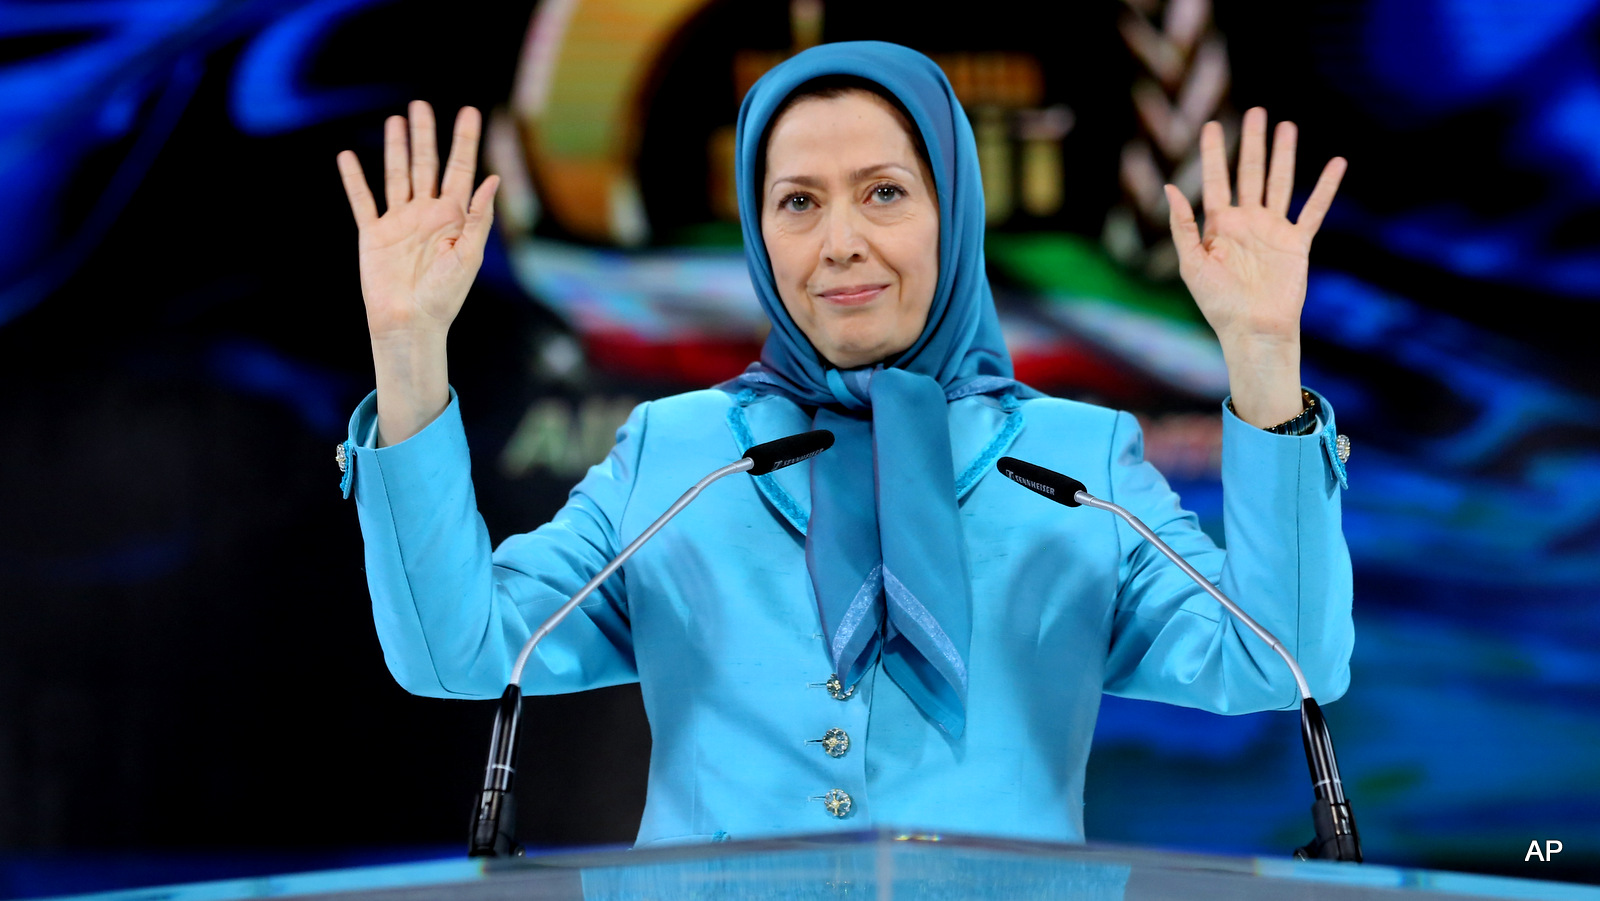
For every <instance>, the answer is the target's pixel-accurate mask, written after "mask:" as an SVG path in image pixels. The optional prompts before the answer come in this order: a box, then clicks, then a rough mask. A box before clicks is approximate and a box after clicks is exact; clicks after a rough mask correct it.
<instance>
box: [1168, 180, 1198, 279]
mask: <svg viewBox="0 0 1600 901" xmlns="http://www.w3.org/2000/svg"><path fill="white" fill-rule="evenodd" d="M1166 192H1167V222H1168V224H1170V225H1171V226H1172V244H1173V246H1174V247H1176V248H1178V262H1179V264H1180V266H1181V268H1188V266H1189V264H1190V262H1191V261H1192V260H1193V259H1194V258H1195V254H1197V253H1201V252H1202V251H1203V248H1202V247H1201V246H1200V225H1199V224H1198V223H1197V222H1195V221H1194V207H1192V206H1190V205H1189V198H1187V197H1185V196H1183V192H1182V191H1180V190H1178V188H1177V186H1175V185H1167V186H1166Z"/></svg>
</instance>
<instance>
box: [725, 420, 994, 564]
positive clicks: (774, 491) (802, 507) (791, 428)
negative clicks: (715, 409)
mask: <svg viewBox="0 0 1600 901" xmlns="http://www.w3.org/2000/svg"><path fill="white" fill-rule="evenodd" d="M948 409H949V411H950V451H951V457H952V458H954V460H955V465H956V468H955V471H954V472H953V473H951V476H952V477H953V478H954V479H955V481H956V498H957V500H958V502H960V501H965V500H966V497H967V495H968V493H970V492H971V491H972V488H973V486H975V485H977V484H978V482H979V481H981V480H982V479H983V477H984V476H985V475H987V474H988V471H989V470H990V469H992V468H993V467H994V461H995V460H997V459H999V458H1000V456H1001V455H1002V454H1004V453H1005V452H1006V451H1007V450H1008V449H1009V448H1010V447H1011V443H1012V442H1013V441H1015V440H1016V437H1017V434H1018V433H1019V432H1020V431H1021V430H1022V405H1021V404H1020V403H1018V402H1016V401H1012V400H1009V399H1008V400H1007V401H1006V402H1004V403H1002V402H998V401H996V400H994V399H992V398H987V397H967V398H962V399H961V400H958V401H954V402H952V403H951V404H950V405H949V407H948ZM727 421H728V429H729V432H730V437H731V439H732V441H733V442H734V444H735V445H736V446H737V450H738V451H739V453H743V452H744V451H745V450H746V449H748V448H750V447H752V446H754V445H757V444H761V443H763V442H767V441H772V440H775V439H778V438H782V437H783V436H785V435H793V434H796V433H798V432H805V431H809V430H810V429H811V419H810V417H808V416H807V415H806V414H805V411H803V410H801V409H800V407H799V406H798V405H796V404H795V403H794V402H793V401H790V400H788V399H786V398H783V397H779V396H776V395H770V394H769V395H765V396H755V394H754V392H748V393H742V394H740V395H738V396H736V397H735V398H734V404H733V406H732V407H730V408H729V409H728V420H727ZM755 482H756V486H757V487H758V488H759V489H760V490H761V493H762V495H763V496H765V497H766V499H767V500H768V501H769V502H770V503H771V504H772V506H773V507H774V508H775V509H776V510H777V512H778V513H779V514H780V515H781V516H783V518H784V519H785V520H787V521H788V522H789V524H790V525H791V526H793V527H794V528H795V529H796V530H797V531H799V532H800V534H802V535H804V534H805V531H806V523H807V521H808V520H809V519H810V516H811V464H810V463H809V462H805V463H798V464H796V465H794V466H789V467H786V468H784V469H780V470H778V471H777V472H774V473H771V474H769V475H764V476H756V477H755Z"/></svg>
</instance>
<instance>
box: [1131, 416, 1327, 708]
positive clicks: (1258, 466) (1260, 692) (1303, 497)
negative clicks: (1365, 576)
mask: <svg viewBox="0 0 1600 901" xmlns="http://www.w3.org/2000/svg"><path fill="white" fill-rule="evenodd" d="M1318 401H1319V404H1320V408H1321V410H1322V411H1323V417H1324V419H1323V421H1322V422H1320V423H1319V427H1321V428H1320V429H1319V432H1318V433H1317V434H1313V435H1308V436H1305V437H1291V436H1285V435H1274V434H1272V433H1270V432H1267V431H1264V430H1262V429H1258V428H1256V427H1254V426H1251V425H1249V424H1248V423H1245V422H1243V421H1242V420H1240V419H1239V418H1238V417H1236V416H1234V415H1233V413H1232V412H1231V411H1229V410H1227V409H1226V406H1224V411H1223V427H1222V436H1223V439H1222V490H1223V530H1224V536H1225V539H1226V542H1227V551H1226V552H1224V551H1223V550H1222V549H1220V548H1218V547H1217V546H1216V545H1215V544H1214V543H1213V542H1212V541H1211V539H1210V538H1208V537H1207V536H1206V535H1205V533H1204V532H1202V531H1201V530H1200V527H1199V523H1198V521H1197V519H1196V517H1195V516H1194V514H1192V513H1189V512H1187V511H1185V510H1183V509H1182V508H1181V507H1180V506H1179V502H1178V496H1177V494H1175V493H1174V492H1173V491H1172V489H1171V488H1170V487H1168V485H1167V482H1166V480H1165V479H1163V478H1162V477H1161V474H1160V473H1158V472H1156V470H1155V467H1153V466H1151V465H1150V464H1149V463H1147V462H1145V460H1144V439H1143V435H1142V434H1141V432H1140V430H1139V426H1138V424H1137V422H1136V421H1135V420H1134V419H1133V417H1132V416H1130V415H1128V414H1127V413H1119V414H1118V416H1117V423H1116V427H1115V429H1114V433H1113V438H1112V446H1111V462H1110V486H1111V489H1110V490H1111V497H1109V498H1108V500H1111V501H1113V502H1115V503H1117V504H1121V505H1122V506H1124V507H1126V508H1127V509H1128V510H1129V511H1130V512H1132V513H1133V514H1134V515H1135V516H1137V517H1139V518H1140V519H1142V520H1144V522H1145V524H1146V525H1148V526H1149V527H1150V528H1151V529H1152V530H1154V531H1155V532H1156V534H1158V535H1160V536H1161V538H1162V540H1164V541H1166V542H1167V544H1169V545H1171V546H1172V548H1173V550H1175V551H1177V552H1178V553H1179V554H1181V555H1183V557H1184V558H1186V559H1187V560H1188V561H1189V563H1190V565H1192V566H1193V567H1194V568H1195V569H1197V570H1198V571H1199V572H1200V573H1201V574H1202V575H1204V576H1205V577H1206V578H1208V579H1210V580H1211V582H1212V584H1214V585H1216V586H1217V587H1218V588H1220V589H1221V590H1222V593H1223V594H1225V595H1227V596H1228V597H1229V598H1232V599H1233V601H1234V602H1235V603H1237V604H1238V605H1239V606H1240V607H1241V608H1243V609H1244V611H1245V612H1246V613H1249V614H1250V616H1251V617H1253V618H1254V619H1255V620H1256V622H1258V623H1260V624H1261V625H1262V626H1263V627H1265V628H1266V630H1267V631H1268V632H1270V633H1272V634H1273V635H1275V636H1277V638H1278V640H1279V641H1281V642H1282V643H1283V646H1284V647H1285V648H1286V649H1288V651H1289V653H1291V654H1293V655H1294V657H1295V659H1296V660H1297V661H1299V663H1300V668H1301V669H1302V671H1304V673H1305V675H1306V680H1307V682H1308V684H1309V685H1310V687H1311V692H1312V696H1313V697H1314V698H1316V700H1317V701H1318V702H1327V701H1332V700H1334V699H1336V698H1338V697H1339V696H1341V695H1343V694H1344V691H1345V689H1346V688H1347V687H1348V686H1349V683H1350V666H1349V664H1350V652H1351V648H1352V646H1353V644H1354V641H1355V628H1354V625H1353V623H1352V620H1351V575H1350V554H1349V551H1348V549H1347V548H1346V547H1345V542H1344V535H1343V532H1342V531H1341V528H1340V508H1339V492H1340V484H1341V483H1340V478H1339V476H1340V475H1341V473H1336V472H1335V471H1334V468H1333V461H1334V460H1335V459H1336V458H1335V457H1333V456H1332V455H1331V444H1332V436H1333V433H1334V429H1333V410H1332V408H1331V407H1329V406H1328V405H1327V404H1326V403H1325V402H1323V401H1322V399H1321V398H1320V397H1319V398H1318ZM1116 528H1117V530H1118V531H1117V539H1118V544H1119V548H1120V552H1121V569H1120V573H1119V587H1118V593H1117V600H1116V612H1115V620H1114V623H1113V626H1112V637H1111V646H1110V652H1109V657H1108V660H1107V669H1106V681H1105V690H1106V691H1107V692H1108V693H1110V694H1114V695H1120V696H1123V697H1130V698H1141V699H1146V700H1154V701H1164V702H1167V703H1170V704H1181V705H1183V706H1187V707H1198V708H1201V709H1204V710H1210V711H1212V712H1215V713H1252V712H1257V711H1262V710H1274V709H1292V708H1295V707H1297V706H1299V701H1300V697H1299V691H1298V689H1297V688H1296V687H1295V682H1294V677H1293V674H1292V673H1291V672H1290V670H1289V667H1288V665H1287V664H1285V663H1284V662H1283V660H1282V658H1280V657H1279V656H1278V655H1277V654H1276V653H1275V652H1274V651H1273V650H1272V649H1271V648H1270V647H1269V646H1268V645H1267V644H1266V643H1265V642H1263V641H1262V640H1261V639H1259V638H1257V637H1256V636H1255V634H1254V633H1252V632H1250V630H1249V629H1248V628H1246V627H1245V626H1244V625H1242V624H1240V623H1239V622H1238V621H1236V620H1235V619H1234V618H1233V616H1232V615H1231V614H1229V613H1228V612H1227V611H1226V610H1224V609H1223V608H1222V606H1221V605H1220V604H1218V603H1217V601H1216V600H1215V599H1214V598H1212V597H1211V596H1210V595H1208V594H1206V593H1205V591H1204V590H1202V589H1201V588H1200V586H1198V585H1196V584H1194V582H1193V581H1191V580H1190V579H1189V577H1188V576H1186V575H1185V574H1184V573H1183V572H1182V571H1181V570H1179V569H1178V568H1177V567H1176V566H1174V565H1173V564H1172V562H1171V561H1169V560H1167V559H1166V558H1165V557H1164V556H1162V555H1161V553H1160V551H1157V550H1156V549H1155V548H1154V547H1152V546H1151V545H1150V544H1149V542H1146V541H1144V540H1143V539H1142V538H1141V537H1140V536H1139V535H1138V533H1136V532H1134V531H1133V530H1132V529H1131V528H1129V527H1128V525H1127V524H1126V523H1124V522H1123V521H1122V520H1121V519H1120V518H1119V519H1117V520H1116Z"/></svg>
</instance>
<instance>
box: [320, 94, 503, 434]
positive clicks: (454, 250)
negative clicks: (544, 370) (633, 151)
mask: <svg viewBox="0 0 1600 901" xmlns="http://www.w3.org/2000/svg"><path fill="white" fill-rule="evenodd" d="M410 114H411V115H410V121H409V123H408V122H407V119H406V117H405V116H391V117H389V119H388V121H387V122H385V123H384V145H383V170H384V201H385V204H384V206H385V209H384V212H383V215H381V216H380V215H379V214H378V209H377V204H376V203H375V202H374V200H373V197H372V191H371V190H370V189H369V188H368V187H367V178H366V174H365V173H364V172H362V171H361V163H360V162H359V161H358V160H357V159H356V155H355V154H354V153H352V152H351V151H349V150H345V151H342V152H341V153H340V154H339V156H338V164H339V174H340V176H341V177H342V179H343V181H344V190H345V195H346V196H347V197H348V198H349V200H350V210H351V212H352V213H354V214H355V219H356V227H357V228H358V229H359V232H360V238H359V241H358V245H359V248H360V260H361V294H362V297H363V299H364V300H365V302H366V307H367V329H368V331H369V332H370V333H371V336H372V354H373V362H374V365H375V367H376V369H377V381H378V420H379V425H378V429H379V432H380V436H381V440H382V441H383V442H384V443H388V444H393V443H396V442H399V441H402V440H404V439H405V438H407V437H410V436H411V435H412V434H415V433H416V432H417V431H420V430H421V428H422V427H423V426H425V425H427V424H428V423H429V422H431V421H432V420H433V418H434V417H436V416H438V414H439V413H440V412H441V411H442V410H443V409H444V407H445V405H446V404H447V403H448V401H449V384H448V375H447V371H446V364H445V338H446V335H447V334H448V332H449V329H450V324H451V323H452V322H454V321H455V318H456V314H457V313H459V312H460V311H461V304H462V302H463V301H465V300H466V297H467V291H468V289H469V288H471V287H472V280H473V279H474V278H476V277H477V274H478V268H479V267H480V266H481V265H482V264H483V250H484V245H485V244H486V242H487V241H488V238H489V226H490V224H491V223H492V222H493V219H494V204H493V200H494V193H495V190H496V189H497V187H498V186H499V183H500V180H499V177H498V176H494V175H491V176H489V177H488V178H486V179H484V181H483V184H481V185H479V186H478V189H477V190H476V191H473V189H472V183H473V180H474V178H475V175H476V170H477V159H478V139H479V135H480V134H481V132H482V127H483V120H482V116H481V115H480V114H479V112H478V111H477V110H476V109H473V108H472V107H470V106H468V107H463V108H462V109H461V112H460V113H459V114H457V116H456V124H455V134H454V136H453V138H452V139H451V142H450V159H449V160H448V161H447V162H446V163H445V170H444V181H443V184H442V186H441V185H440V183H439V153H438V149H437V144H436V142H435V140H434V129H435V125H434V118H433V108H432V107H430V106H429V105H428V104H427V103H426V102H423V101H421V100H417V101H413V102H412V103H411V107H410ZM408 124H409V131H410V140H409V144H408V141H407V126H408Z"/></svg>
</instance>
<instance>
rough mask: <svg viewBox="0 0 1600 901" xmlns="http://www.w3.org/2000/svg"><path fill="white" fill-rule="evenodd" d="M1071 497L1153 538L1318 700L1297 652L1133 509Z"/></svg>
mask: <svg viewBox="0 0 1600 901" xmlns="http://www.w3.org/2000/svg"><path fill="white" fill-rule="evenodd" d="M1072 499H1073V500H1075V501H1077V502H1078V503H1080V504H1082V505H1084V506H1085V507H1093V508H1095V509H1096V510H1105V511H1106V512H1108V513H1115V514H1116V515H1118V516H1120V517H1122V521H1123V522H1126V523H1127V524H1128V525H1130V526H1132V527H1133V530H1134V531H1135V532H1138V533H1139V534H1140V535H1142V536H1144V540H1145V541H1148V542H1150V544H1151V545H1152V546H1154V547H1155V549H1156V550H1158V551H1160V552H1161V553H1163V554H1165V555H1166V557H1167V559H1168V560H1171V561H1172V562H1173V563H1175V564H1177V566H1178V568H1179V569H1181V570H1183V571H1184V572H1185V573H1188V574H1189V578H1191V579H1193V580H1194V581H1195V584H1197V585H1199V586H1200V587H1201V588H1204V589H1205V590H1206V593H1207V594H1210V595H1211V596H1212V597H1214V598H1216V599H1217V603H1219V604H1221V605H1222V606H1223V607H1225V608H1226V609H1227V611H1228V612H1229V613H1232V614H1233V615H1234V617H1235V618H1236V619H1238V620H1239V622H1241V623H1244V624H1245V626H1246V627H1247V628H1249V630H1250V631H1252V632H1254V633H1256V637H1257V638H1260V639H1261V640H1262V641H1264V642H1266V643H1267V646H1268V647H1270V648H1272V649H1273V650H1274V651H1276V652H1277V653H1278V656H1279V657H1282V658H1283V662H1284V663H1287V664H1289V671H1290V672H1291V673H1294V683H1295V685H1297V686H1299V687H1300V699H1301V700H1303V701H1312V700H1315V699H1314V698H1312V697H1311V686H1310V685H1309V684H1307V682H1306V674H1305V673H1303V672H1301V671H1300V664H1299V663H1297V662H1295V659H1294V655H1292V654H1290V653H1289V650H1288V649H1287V648H1285V647H1284V646H1283V642H1281V641H1279V640H1278V639H1277V637H1276V636H1274V635H1273V634H1272V633H1271V632H1268V631H1267V630H1266V629H1265V628H1264V627H1263V626H1262V625H1261V624H1260V623H1258V622H1256V621H1255V620H1254V619H1251V618H1250V614H1248V613H1246V612H1244V611H1243V610H1241V609H1239V605H1238V604H1235V603H1234V602H1233V601H1231V600H1229V599H1228V596H1227V595H1225V594H1223V593H1222V592H1221V591H1219V590H1218V589H1217V586H1215V585H1213V584H1211V580H1210V579H1207V578H1206V577H1205V576H1202V575H1200V572H1199V570H1196V569H1195V568H1194V567H1192V566H1190V565H1189V561H1187V560H1185V559H1183V557H1181V556H1179V555H1178V552H1177V551H1175V550H1173V549H1172V548H1170V547H1168V546H1167V543H1166V542H1165V541H1162V540H1161V537H1160V536H1159V535H1157V534H1156V533H1155V532H1153V531H1151V529H1150V527H1149V526H1147V525H1145V524H1144V523H1142V522H1140V521H1139V517H1137V516H1134V515H1133V514H1132V513H1129V512H1128V511H1126V510H1124V509H1122V508H1121V507H1119V506H1117V505H1116V504H1113V503H1111V502H1110V501H1103V500H1101V499H1100V498H1097V497H1095V496H1094V495H1092V494H1090V493H1089V492H1087V491H1079V492H1076V493H1074V494H1073V495H1072Z"/></svg>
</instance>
